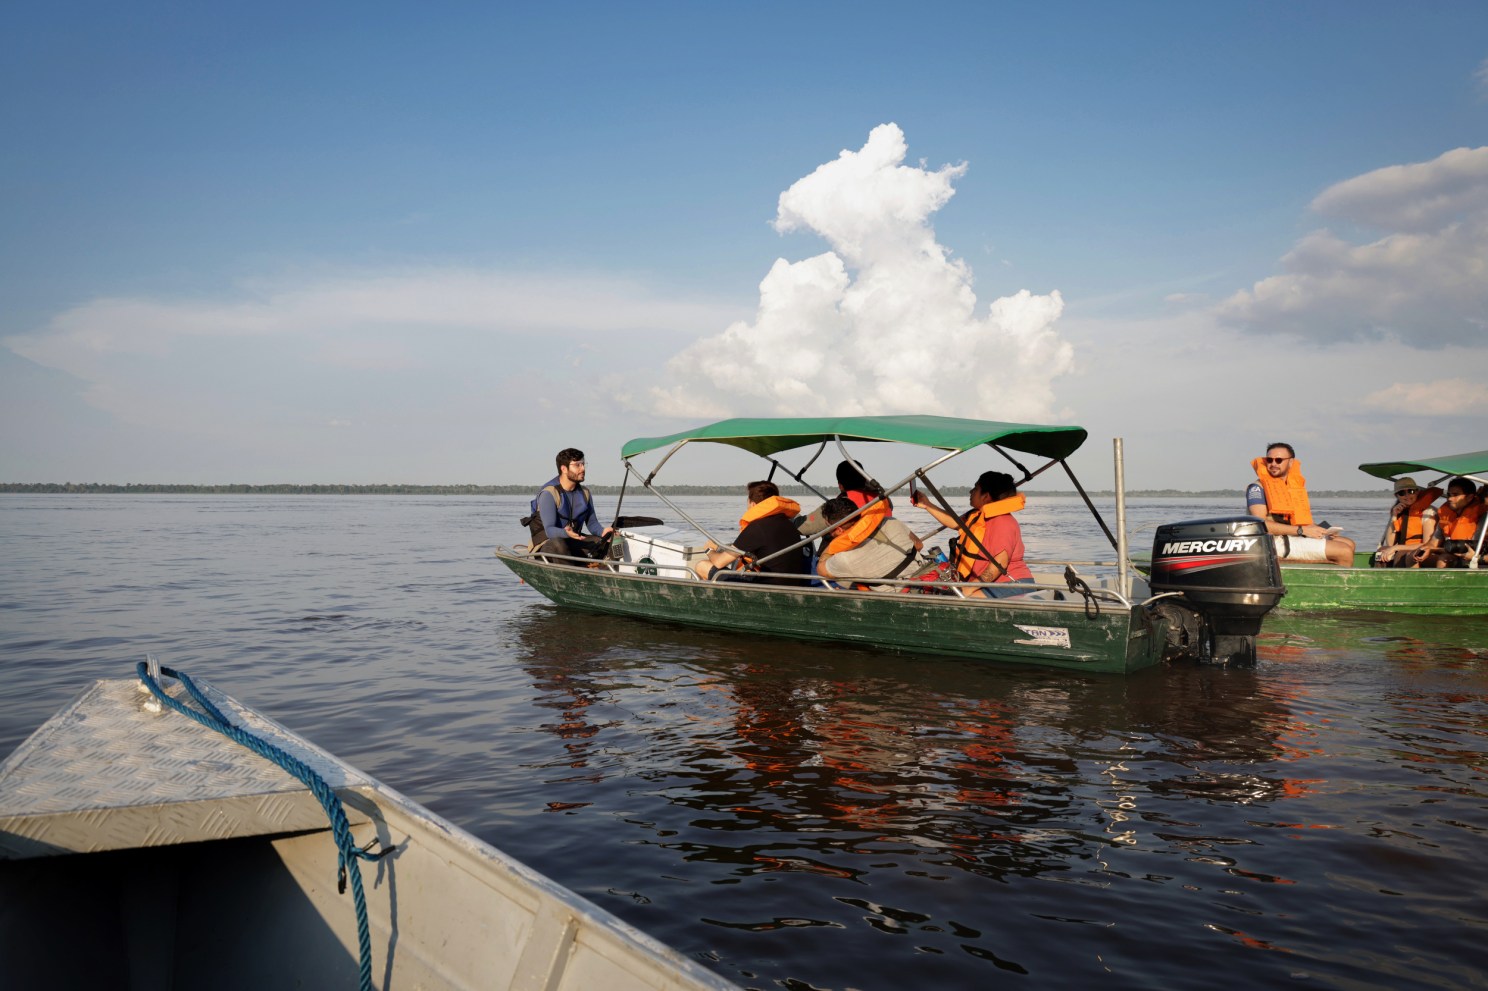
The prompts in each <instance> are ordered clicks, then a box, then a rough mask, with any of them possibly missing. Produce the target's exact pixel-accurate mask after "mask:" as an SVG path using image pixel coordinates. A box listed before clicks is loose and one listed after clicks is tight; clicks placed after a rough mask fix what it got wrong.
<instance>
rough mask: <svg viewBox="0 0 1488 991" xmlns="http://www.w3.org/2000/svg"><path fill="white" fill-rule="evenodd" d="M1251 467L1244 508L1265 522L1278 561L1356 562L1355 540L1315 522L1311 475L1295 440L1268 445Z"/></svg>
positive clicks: (1298, 562)
mask: <svg viewBox="0 0 1488 991" xmlns="http://www.w3.org/2000/svg"><path fill="white" fill-rule="evenodd" d="M1250 467H1251V468H1252V469H1253V470H1254V471H1255V473H1256V479H1255V481H1254V482H1251V483H1250V484H1249V485H1248V486H1246V488H1245V508H1246V510H1247V511H1248V512H1249V513H1250V515H1252V516H1259V517H1260V518H1261V519H1263V520H1265V521H1266V532H1267V533H1269V534H1271V536H1272V537H1273V538H1275V541H1274V542H1275V544H1276V557H1277V560H1279V561H1289V562H1293V563H1297V564H1337V565H1340V566H1342V567H1348V566H1350V565H1352V564H1353V563H1354V542H1353V541H1352V540H1350V539H1349V538H1347V537H1341V536H1339V535H1338V533H1337V532H1336V530H1335V529H1334V528H1330V527H1326V526H1324V525H1322V524H1319V523H1314V522H1313V521H1312V503H1311V502H1310V501H1309V500H1308V498H1307V479H1306V478H1304V477H1302V465H1301V463H1300V462H1299V461H1298V460H1297V452H1296V451H1295V450H1293V448H1292V445H1290V444H1288V443H1287V442H1286V441H1281V440H1278V441H1274V442H1272V443H1270V444H1267V445H1266V456H1265V457H1263V458H1255V459H1254V460H1252V461H1251V462H1250Z"/></svg>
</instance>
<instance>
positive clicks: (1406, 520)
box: [1369, 476, 1442, 568]
mask: <svg viewBox="0 0 1488 991" xmlns="http://www.w3.org/2000/svg"><path fill="white" fill-rule="evenodd" d="M1441 494H1442V490H1441V489H1438V488H1430V489H1423V488H1421V487H1420V486H1418V485H1417V484H1416V480H1415V479H1414V478H1411V477H1409V476H1406V477H1405V478H1398V479H1396V480H1395V504H1394V505H1392V506H1391V507H1390V521H1389V523H1387V524H1386V525H1385V532H1384V535H1383V536H1381V537H1380V545H1379V549H1378V550H1376V551H1375V552H1374V557H1373V558H1372V559H1371V560H1370V562H1369V563H1370V564H1372V565H1373V566H1374V567H1376V568H1414V567H1416V558H1415V555H1413V554H1412V553H1411V552H1412V551H1414V550H1415V549H1416V548H1417V547H1419V546H1421V545H1422V544H1423V543H1426V542H1427V541H1429V540H1430V539H1431V536H1432V534H1434V533H1435V532H1436V507H1435V506H1433V505H1431V504H1432V503H1433V502H1435V501H1436V500H1437V497H1438V496H1440V495H1441Z"/></svg>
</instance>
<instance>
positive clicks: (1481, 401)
mask: <svg viewBox="0 0 1488 991" xmlns="http://www.w3.org/2000/svg"><path fill="white" fill-rule="evenodd" d="M1364 405H1365V406H1367V407H1369V408H1371V409H1375V410H1381V411H1383V412H1386V413H1394V414H1398V415H1401V416H1482V415H1483V414H1484V413H1488V383H1484V382H1470V381H1468V380H1467V379H1462V378H1449V379H1438V380H1436V381H1434V382H1398V383H1396V384H1394V385H1391V386H1389V387H1387V388H1384V389H1380V390H1379V391H1378V392H1372V393H1370V394H1369V395H1368V396H1365V397H1364Z"/></svg>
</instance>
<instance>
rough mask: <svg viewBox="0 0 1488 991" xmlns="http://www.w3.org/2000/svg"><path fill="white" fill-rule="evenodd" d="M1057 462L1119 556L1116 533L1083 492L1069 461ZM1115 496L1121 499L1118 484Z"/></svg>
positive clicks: (1119, 549) (1083, 489)
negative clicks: (1073, 484)
mask: <svg viewBox="0 0 1488 991" xmlns="http://www.w3.org/2000/svg"><path fill="white" fill-rule="evenodd" d="M1059 463H1060V464H1061V465H1063V466H1064V473H1065V474H1066V475H1068V476H1069V480H1070V481H1071V482H1073V483H1075V491H1076V492H1078V493H1080V498H1081V499H1084V500H1085V508H1087V509H1089V510H1090V515H1091V516H1094V517H1095V522H1097V523H1099V524H1100V528H1101V530H1102V531H1104V532H1105V535H1106V539H1107V540H1109V541H1110V542H1111V549H1112V550H1114V551H1116V553H1117V556H1118V557H1119V556H1120V554H1121V547H1120V544H1119V543H1118V542H1117V540H1116V535H1115V534H1113V533H1112V532H1111V528H1110V527H1108V526H1106V520H1105V517H1103V516H1101V514H1100V510H1099V509H1096V508H1095V503H1093V502H1091V501H1090V496H1089V495H1088V494H1087V493H1086V492H1085V486H1083V485H1081V484H1080V480H1079V479H1078V478H1076V477H1075V472H1074V469H1073V468H1071V467H1070V466H1069V462H1067V461H1065V460H1064V459H1063V458H1060V459H1059ZM1116 498H1117V499H1118V500H1119V499H1122V492H1121V488H1120V486H1119V485H1118V486H1117V489H1116Z"/></svg>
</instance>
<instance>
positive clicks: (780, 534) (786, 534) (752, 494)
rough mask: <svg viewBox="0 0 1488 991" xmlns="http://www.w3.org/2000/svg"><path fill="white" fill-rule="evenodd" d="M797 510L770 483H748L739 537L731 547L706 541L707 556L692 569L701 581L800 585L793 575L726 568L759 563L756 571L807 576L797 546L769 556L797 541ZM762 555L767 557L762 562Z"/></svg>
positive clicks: (800, 551)
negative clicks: (772, 575) (776, 574)
mask: <svg viewBox="0 0 1488 991" xmlns="http://www.w3.org/2000/svg"><path fill="white" fill-rule="evenodd" d="M800 512H801V506H800V504H799V503H797V502H796V501H795V500H794V499H787V498H785V497H784V496H782V495H781V494H780V490H779V489H778V488H776V487H775V483H774V482H750V483H749V509H748V510H747V511H746V512H745V513H744V516H743V517H742V518H741V519H740V520H739V536H737V537H735V538H734V543H733V547H730V548H721V547H719V546H718V545H717V544H715V543H713V541H711V540H710V541H708V556H707V557H705V558H703V560H701V561H699V562H698V563H697V567H696V569H695V570H696V571H697V575H698V577H699V578H701V579H703V580H704V581H715V580H716V581H758V582H765V583H769V584H776V585H800V584H803V581H802V580H800V579H794V578H767V577H761V576H759V575H755V574H751V573H750V572H747V571H738V570H729V568H730V566H731V565H735V564H739V565H746V564H747V565H750V566H754V564H755V562H761V561H763V563H760V564H759V565H758V566H757V570H762V571H774V572H783V573H785V574H788V575H807V574H810V571H809V570H808V569H809V567H810V562H809V561H808V560H807V559H806V554H805V552H804V551H803V550H802V549H801V548H799V547H798V548H796V549H795V550H793V551H786V552H785V553H784V554H781V555H779V556H778V557H770V555H772V554H775V553H776V552H777V551H780V550H782V549H784V548H786V547H789V546H790V545H791V544H795V543H799V542H800V540H801V534H800V533H799V532H798V531H797V530H796V526H795V524H794V523H793V522H791V521H792V520H794V519H795V517H796V515H797V514H798V513H800ZM764 558H770V559H769V560H768V561H764V560H763V559H764Z"/></svg>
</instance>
